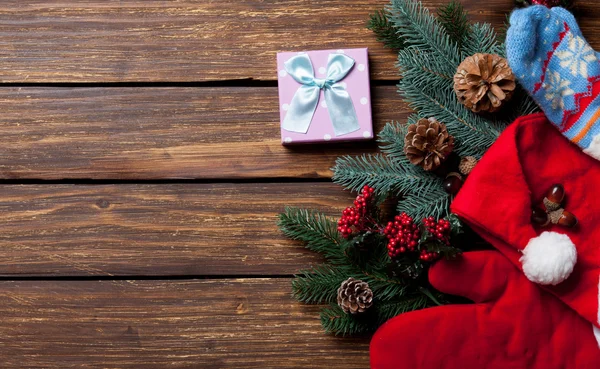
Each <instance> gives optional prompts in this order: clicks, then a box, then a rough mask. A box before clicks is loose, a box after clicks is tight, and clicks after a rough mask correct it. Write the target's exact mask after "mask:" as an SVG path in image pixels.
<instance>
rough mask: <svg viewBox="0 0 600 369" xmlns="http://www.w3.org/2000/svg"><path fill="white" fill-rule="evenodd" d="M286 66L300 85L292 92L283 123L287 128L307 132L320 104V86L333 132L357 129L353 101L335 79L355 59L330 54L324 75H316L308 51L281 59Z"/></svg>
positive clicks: (350, 67)
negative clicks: (320, 76)
mask: <svg viewBox="0 0 600 369" xmlns="http://www.w3.org/2000/svg"><path fill="white" fill-rule="evenodd" d="M284 65H285V70H286V71H287V72H288V74H289V75H290V76H292V78H294V79H295V80H296V81H297V82H298V83H301V84H302V86H300V87H299V88H298V91H296V93H295V94H294V97H293V98H292V102H291V103H290V107H289V109H288V112H287V114H286V116H285V118H284V120H283V123H282V126H283V129H285V130H286V131H291V132H299V133H306V132H307V131H308V128H309V127H310V123H311V121H312V118H313V115H314V114H315V110H316V109H317V105H318V104H319V95H320V91H321V90H323V94H324V95H325V102H326V103H327V110H329V118H331V122H332V123H333V132H334V133H335V135H336V136H341V135H345V134H347V133H350V132H354V131H357V130H359V129H360V125H359V124H358V117H357V116H356V111H355V110H354V104H352V99H351V98H350V94H349V93H348V91H346V88H345V87H344V86H343V85H342V84H340V83H338V82H339V81H341V80H342V79H344V78H345V77H346V75H347V74H348V73H349V72H350V70H351V69H352V67H353V66H354V59H352V58H351V57H349V56H347V55H344V54H329V60H328V61H327V72H326V77H325V78H315V72H314V71H313V66H312V62H311V60H310V58H309V56H308V55H307V54H300V55H296V56H294V57H292V58H290V59H289V60H288V61H286V62H285V63H284Z"/></svg>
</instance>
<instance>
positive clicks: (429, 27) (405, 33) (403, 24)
mask: <svg viewBox="0 0 600 369" xmlns="http://www.w3.org/2000/svg"><path fill="white" fill-rule="evenodd" d="M388 10H389V14H390V16H389V20H390V21H391V22H393V24H394V25H395V27H396V28H397V29H398V32H400V33H401V34H402V37H403V39H404V42H405V44H406V46H407V47H410V48H413V49H418V50H419V51H420V52H432V53H434V54H436V55H439V56H440V57H441V58H444V59H445V60H446V61H447V62H449V63H451V64H454V65H456V66H458V64H459V63H460V60H459V59H460V52H459V49H458V46H457V45H456V43H455V42H454V41H452V40H451V39H450V36H448V34H447V33H446V31H445V30H444V28H443V27H442V26H441V25H440V23H439V22H438V20H437V19H436V18H435V17H434V16H432V15H431V14H430V12H429V9H427V8H426V7H424V6H423V4H421V2H420V1H415V0H392V3H391V7H390V8H388Z"/></svg>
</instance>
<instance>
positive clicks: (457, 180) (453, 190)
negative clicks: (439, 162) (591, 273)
mask: <svg viewBox="0 0 600 369" xmlns="http://www.w3.org/2000/svg"><path fill="white" fill-rule="evenodd" d="M462 185H463V179H462V176H461V175H460V174H459V173H456V172H450V173H448V175H447V176H446V179H445V180H444V183H443V186H444V191H446V193H448V194H450V195H456V194H457V193H458V191H460V188H461V187H462Z"/></svg>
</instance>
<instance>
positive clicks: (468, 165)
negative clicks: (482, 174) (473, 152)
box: [458, 156, 478, 176]
mask: <svg viewBox="0 0 600 369" xmlns="http://www.w3.org/2000/svg"><path fill="white" fill-rule="evenodd" d="M477 161H478V160H477V158H476V157H473V156H465V157H463V158H462V159H460V164H458V171H459V172H460V173H461V174H463V175H465V176H468V175H469V174H470V173H471V171H472V170H473V168H475V165H477Z"/></svg>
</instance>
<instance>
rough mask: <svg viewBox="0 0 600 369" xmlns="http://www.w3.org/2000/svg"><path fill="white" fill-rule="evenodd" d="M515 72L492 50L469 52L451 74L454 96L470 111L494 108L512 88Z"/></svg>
mask: <svg viewBox="0 0 600 369" xmlns="http://www.w3.org/2000/svg"><path fill="white" fill-rule="evenodd" d="M515 87H516V84H515V75H514V74H513V72H512V70H511V69H510V67H509V66H508V62H507V61H506V59H504V58H501V57H500V56H498V55H492V54H475V55H472V56H469V57H468V58H466V59H465V60H463V62H462V63H460V65H459V66H458V69H457V70H456V74H455V75H454V91H455V92H456V96H458V100H459V101H460V102H461V103H462V104H463V105H465V106H466V107H467V108H469V109H471V110H472V111H474V112H479V111H484V112H494V111H497V110H498V109H500V107H501V106H502V103H504V102H505V101H508V100H509V99H510V98H511V97H512V94H513V91H514V90H515Z"/></svg>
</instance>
